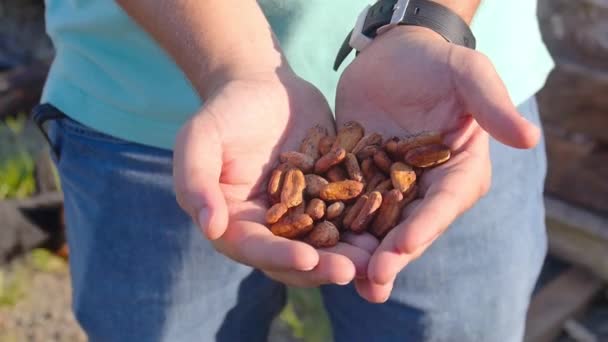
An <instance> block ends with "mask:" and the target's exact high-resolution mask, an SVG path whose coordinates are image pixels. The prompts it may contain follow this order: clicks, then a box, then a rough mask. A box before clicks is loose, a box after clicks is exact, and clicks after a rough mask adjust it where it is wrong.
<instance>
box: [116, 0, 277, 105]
mask: <svg viewBox="0 0 608 342" xmlns="http://www.w3.org/2000/svg"><path fill="white" fill-rule="evenodd" d="M117 3H118V4H119V5H120V6H122V7H123V8H124V9H125V11H126V12H127V13H128V14H129V15H130V16H132V17H133V18H134V19H135V21H137V23H138V24H139V25H140V26H142V27H143V28H144V29H145V30H146V31H147V32H149V33H150V34H151V36H152V37H153V38H154V39H156V40H157V41H158V42H159V44H160V45H161V46H162V47H163V48H164V49H165V50H166V51H167V52H168V53H169V54H170V55H171V56H172V57H173V59H174V60H175V61H176V63H177V64H178V65H179V66H180V67H181V68H182V70H183V71H184V73H185V74H186V76H187V77H188V78H189V79H190V81H191V82H192V84H193V86H194V87H195V88H196V90H197V91H198V93H199V94H200V95H201V96H202V97H203V98H205V97H206V96H207V95H208V94H210V93H211V92H212V91H213V90H214V89H215V88H217V87H218V86H221V84H223V83H225V82H227V81H229V80H230V79H235V78H248V77H253V76H254V75H257V74H261V73H265V72H268V71H270V72H273V71H275V70H276V69H278V68H288V66H287V63H286V62H285V60H284V57H283V54H282V53H281V50H280V48H279V46H278V42H277V41H276V38H275V37H274V35H273V33H272V30H271V28H270V25H269V24H268V22H267V20H266V18H265V17H264V14H263V13H262V11H261V9H260V8H259V6H258V4H257V2H256V1H255V0H204V1H201V0H174V1H150V0H117Z"/></svg>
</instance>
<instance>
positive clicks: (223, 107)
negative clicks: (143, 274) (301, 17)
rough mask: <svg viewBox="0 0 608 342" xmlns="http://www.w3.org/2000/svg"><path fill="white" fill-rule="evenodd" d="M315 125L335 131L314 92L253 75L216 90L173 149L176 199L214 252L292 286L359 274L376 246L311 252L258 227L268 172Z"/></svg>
mask: <svg viewBox="0 0 608 342" xmlns="http://www.w3.org/2000/svg"><path fill="white" fill-rule="evenodd" d="M315 124H320V125H322V126H324V127H326V128H327V129H328V131H329V132H332V133H333V132H335V128H334V123H333V118H332V114H331V110H330V109H329V106H328V104H327V102H326V100H325V98H324V97H323V95H322V94H321V93H320V92H319V91H318V90H317V89H316V88H315V87H313V86H312V85H311V84H309V83H307V82H305V81H303V80H302V79H300V78H298V77H297V76H296V75H294V74H293V73H292V72H291V71H288V72H283V73H281V72H272V73H267V74H256V75H254V76H253V77H251V78H248V79H239V80H232V81H229V82H227V83H225V84H224V85H222V86H220V87H218V88H217V89H216V90H215V91H214V92H213V93H212V95H211V96H209V98H208V99H207V100H206V102H205V105H204V106H203V108H202V110H201V111H200V112H199V113H198V114H196V115H195V116H194V117H192V119H191V120H189V121H188V122H187V123H186V124H185V125H184V127H183V128H182V129H181V131H180V133H179V134H178V137H177V141H176V145H175V149H174V181H175V190H176V194H177V200H178V202H179V204H180V206H181V207H182V208H183V209H184V210H185V211H186V212H187V213H188V214H189V215H190V216H191V217H192V218H193V220H194V221H195V222H196V223H197V224H198V225H199V227H200V228H201V230H202V231H203V233H204V234H205V235H206V236H207V238H209V239H210V240H212V243H213V245H214V247H215V248H216V249H217V250H218V251H219V252H221V253H223V254H225V255H226V256H228V257H230V258H232V259H233V260H235V261H238V262H240V263H243V264H246V265H249V266H252V267H255V268H258V269H260V270H262V271H264V272H265V273H266V274H267V275H268V276H270V277H271V278H273V279H275V280H278V281H280V282H283V283H286V284H288V285H293V286H318V285H321V284H330V283H335V284H346V283H349V282H350V281H351V280H352V279H353V278H354V277H355V274H356V273H357V275H359V276H364V273H365V271H366V269H367V263H368V260H369V258H370V255H371V252H373V250H374V249H375V248H376V246H377V242H376V241H375V240H374V239H372V238H370V237H361V238H358V239H354V240H352V241H349V242H350V243H349V244H347V243H343V242H341V243H339V244H338V245H336V246H335V247H332V248H329V249H324V250H316V249H314V248H313V247H311V246H309V245H307V244H305V243H303V242H300V241H292V240H288V239H285V238H282V237H277V236H274V235H273V234H272V233H271V232H270V230H269V229H268V228H267V227H266V226H264V214H265V212H266V210H267V209H268V205H267V200H266V191H265V188H266V181H267V180H268V176H269V172H270V171H271V169H272V168H273V167H274V166H275V165H276V160H277V159H278V155H279V153H280V152H283V151H288V150H297V149H298V147H299V144H300V142H301V140H302V139H303V138H304V136H305V134H306V131H307V130H308V128H310V127H312V126H313V125H315Z"/></svg>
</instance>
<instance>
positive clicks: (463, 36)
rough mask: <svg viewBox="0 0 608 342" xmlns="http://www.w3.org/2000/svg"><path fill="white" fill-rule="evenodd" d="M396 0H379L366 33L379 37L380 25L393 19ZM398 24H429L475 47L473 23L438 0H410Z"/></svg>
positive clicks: (448, 37) (455, 40) (447, 37)
mask: <svg viewBox="0 0 608 342" xmlns="http://www.w3.org/2000/svg"><path fill="white" fill-rule="evenodd" d="M396 3H397V1H396V0H380V1H378V2H376V3H375V4H374V5H373V6H372V7H371V8H370V10H369V12H368V14H367V18H366V20H365V24H364V25H363V34H365V35H366V36H368V37H370V38H375V37H376V34H377V31H378V29H379V28H381V27H382V26H385V25H387V24H388V23H390V21H391V18H392V16H393V12H394V7H395V5H396ZM398 24H399V25H414V26H422V27H426V28H429V29H431V30H433V31H435V32H437V33H439V34H440V35H441V36H442V37H443V38H444V39H445V40H447V41H448V42H451V43H454V44H457V45H462V46H465V47H468V48H470V49H475V43H476V42H475V36H473V32H472V31H471V29H470V28H469V25H467V23H466V22H465V21H464V20H463V19H462V18H461V17H460V16H458V15H457V14H456V13H454V12H453V11H452V10H450V9H449V8H447V7H445V6H443V5H441V4H439V3H437V2H434V1H430V0H409V2H408V3H407V7H406V8H405V14H404V16H403V19H402V20H401V21H400V22H399V23H398Z"/></svg>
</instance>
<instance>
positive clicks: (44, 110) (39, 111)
mask: <svg viewBox="0 0 608 342" xmlns="http://www.w3.org/2000/svg"><path fill="white" fill-rule="evenodd" d="M31 116H32V120H33V121H34V123H36V126H37V127H38V129H39V130H40V133H42V135H43V136H44V138H45V139H46V141H47V143H48V144H49V147H50V148H51V152H52V153H53V154H54V155H55V157H57V151H55V149H54V148H53V143H52V142H51V139H50V138H49V135H48V132H47V128H46V126H45V124H46V123H47V121H49V120H57V119H63V118H65V117H66V115H65V114H63V113H62V112H61V111H60V110H59V109H57V108H56V107H55V106H53V105H51V104H50V103H42V104H39V105H37V106H36V107H34V108H33V109H32V112H31Z"/></svg>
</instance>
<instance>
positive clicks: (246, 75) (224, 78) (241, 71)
mask: <svg viewBox="0 0 608 342" xmlns="http://www.w3.org/2000/svg"><path fill="white" fill-rule="evenodd" d="M288 75H293V71H292V70H291V68H290V66H289V65H288V64H287V63H286V62H282V63H269V61H268V60H266V63H264V62H260V63H254V62H244V63H234V64H227V65H222V66H219V67H217V68H214V69H213V70H211V71H209V72H208V73H207V74H206V75H205V76H204V78H203V79H202V81H201V82H200V83H201V85H200V86H199V87H197V89H198V91H199V93H200V95H201V97H202V98H203V99H207V98H209V97H210V96H211V95H212V94H214V93H215V92H217V91H218V90H219V89H221V88H224V87H225V86H226V85H227V84H230V83H234V82H240V81H248V82H255V81H261V82H269V81H275V80H276V81H279V80H280V79H281V78H282V77H287V76H288Z"/></svg>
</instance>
